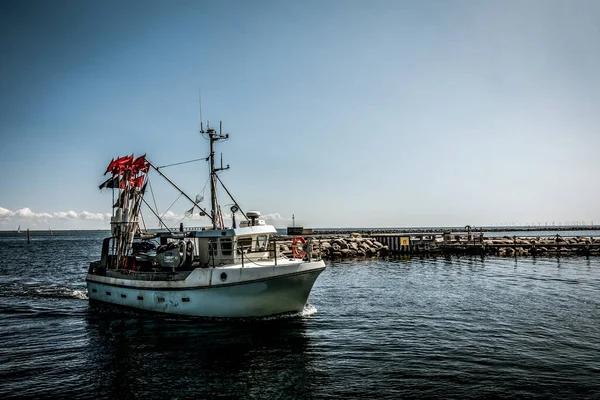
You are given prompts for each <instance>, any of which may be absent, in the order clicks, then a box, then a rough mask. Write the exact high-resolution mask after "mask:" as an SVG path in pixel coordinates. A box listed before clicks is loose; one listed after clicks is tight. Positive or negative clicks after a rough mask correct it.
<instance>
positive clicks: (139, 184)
mask: <svg viewBox="0 0 600 400" xmlns="http://www.w3.org/2000/svg"><path fill="white" fill-rule="evenodd" d="M129 184H130V185H131V187H142V185H143V184H144V175H140V176H138V177H137V178H133V179H130V180H129Z"/></svg>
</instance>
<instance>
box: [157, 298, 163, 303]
mask: <svg viewBox="0 0 600 400" xmlns="http://www.w3.org/2000/svg"><path fill="white" fill-rule="evenodd" d="M156 301H158V302H159V303H164V302H165V298H164V297H157V298H156Z"/></svg>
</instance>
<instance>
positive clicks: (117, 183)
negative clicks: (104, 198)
mask: <svg viewBox="0 0 600 400" xmlns="http://www.w3.org/2000/svg"><path fill="white" fill-rule="evenodd" d="M149 169H150V163H149V162H148V161H147V160H146V155H145V154H144V155H143V156H139V157H138V158H135V159H134V158H133V154H132V155H130V156H124V157H119V158H117V159H116V160H115V159H114V158H113V159H112V161H111V162H110V164H108V167H107V168H106V172H105V173H104V175H106V174H108V173H109V172H110V173H111V174H112V177H111V178H109V179H108V180H107V181H106V182H104V183H102V185H100V189H103V188H119V189H125V187H126V183H129V185H130V187H138V188H141V187H142V186H143V184H144V175H143V174H145V173H147V172H148V170H149ZM139 173H142V175H140V176H137V177H136V175H138V174H139ZM121 176H122V177H121Z"/></svg>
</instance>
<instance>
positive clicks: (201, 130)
mask: <svg viewBox="0 0 600 400" xmlns="http://www.w3.org/2000/svg"><path fill="white" fill-rule="evenodd" d="M198 103H199V104H200V133H204V127H203V126H202V121H203V120H202V92H201V90H200V88H198Z"/></svg>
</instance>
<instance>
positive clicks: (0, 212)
mask: <svg viewBox="0 0 600 400" xmlns="http://www.w3.org/2000/svg"><path fill="white" fill-rule="evenodd" d="M13 215H15V213H14V211H10V210H8V209H6V208H3V207H0V218H10V217H12V216H13Z"/></svg>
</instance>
